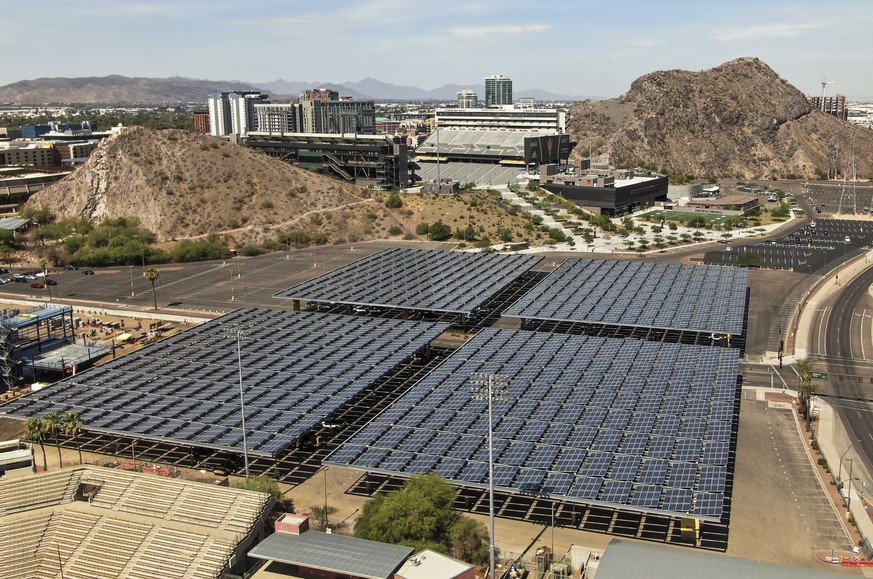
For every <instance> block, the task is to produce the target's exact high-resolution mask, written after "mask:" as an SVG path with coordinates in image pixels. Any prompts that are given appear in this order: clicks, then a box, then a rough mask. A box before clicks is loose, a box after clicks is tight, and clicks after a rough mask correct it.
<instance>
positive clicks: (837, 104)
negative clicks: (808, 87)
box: [809, 94, 849, 121]
mask: <svg viewBox="0 0 873 579" xmlns="http://www.w3.org/2000/svg"><path fill="white" fill-rule="evenodd" d="M809 104H810V105H812V107H813V108H815V109H818V110H820V111H823V112H826V113H827V114H829V115H832V116H835V117H837V118H838V119H842V120H844V121H847V120H849V109H848V107H847V106H846V96H845V95H841V94H838V95H834V96H826V97H824V99H822V97H817V96H814V97H809Z"/></svg>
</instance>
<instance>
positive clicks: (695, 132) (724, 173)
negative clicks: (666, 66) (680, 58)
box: [568, 58, 873, 179]
mask: <svg viewBox="0 0 873 579" xmlns="http://www.w3.org/2000/svg"><path fill="white" fill-rule="evenodd" d="M568 116H569V119H570V120H569V123H568V125H569V127H568V130H569V131H570V133H571V134H572V138H573V140H575V141H577V142H578V145H577V147H576V149H575V150H574V152H573V156H574V158H584V157H587V156H588V150H589V136H590V146H591V150H592V153H593V155H592V156H593V157H594V158H595V159H596V160H600V161H608V162H610V163H611V164H612V165H615V166H634V165H639V164H644V163H654V164H655V165H656V166H657V167H659V168H660V169H662V170H664V171H669V172H671V173H682V174H686V175H694V176H696V177H734V178H742V179H751V178H774V177H779V178H789V177H801V178H812V177H815V176H816V172H817V171H819V172H826V171H827V167H828V156H829V154H830V155H831V156H833V155H835V154H838V155H839V156H840V158H839V162H840V164H841V165H844V164H845V163H846V161H847V158H848V157H850V156H851V153H850V151H851V150H852V146H853V143H854V148H855V151H856V156H857V159H858V160H857V162H858V175H859V176H864V177H873V164H871V163H873V132H871V131H865V130H861V129H858V128H855V127H853V126H852V125H850V124H848V123H846V122H843V121H841V120H839V119H837V118H835V117H832V116H830V115H827V114H825V113H822V112H820V111H817V110H812V108H811V107H810V105H809V103H808V101H807V99H806V96H805V95H804V94H803V93H802V92H801V91H799V90H798V89H796V88H795V87H793V86H791V85H790V84H789V83H788V82H786V81H785V80H784V79H782V78H780V77H779V76H778V75H777V74H776V73H775V72H773V70H772V69H770V67H768V66H767V65H766V64H765V63H763V62H762V61H760V60H758V59H756V58H740V59H737V60H733V61H731V62H728V63H725V64H723V65H721V66H718V67H716V68H713V69H710V70H704V71H701V72H690V71H682V70H670V71H663V72H654V73H651V74H647V75H645V76H642V77H640V78H639V79H637V80H636V81H634V82H633V84H632V85H631V88H630V90H629V91H628V92H627V93H626V94H624V95H623V96H621V97H619V98H617V99H610V100H604V101H597V102H595V101H584V102H580V103H576V104H575V105H573V107H572V108H571V109H570V112H569V115H568ZM837 149H839V153H836V151H837Z"/></svg>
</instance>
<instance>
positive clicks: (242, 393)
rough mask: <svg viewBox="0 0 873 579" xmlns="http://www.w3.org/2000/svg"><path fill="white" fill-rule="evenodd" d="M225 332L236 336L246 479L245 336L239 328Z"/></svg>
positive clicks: (247, 456) (247, 446)
mask: <svg viewBox="0 0 873 579" xmlns="http://www.w3.org/2000/svg"><path fill="white" fill-rule="evenodd" d="M226 332H227V334H228V335H230V336H233V337H235V338H236V362H237V368H238V370H239V410H240V417H241V418H242V435H243V465H244V467H245V473H246V480H248V478H249V445H248V439H247V435H246V401H245V390H243V374H242V348H241V347H240V342H241V341H242V339H243V338H245V337H247V335H246V332H245V331H244V330H241V329H239V328H228V329H227V330H226Z"/></svg>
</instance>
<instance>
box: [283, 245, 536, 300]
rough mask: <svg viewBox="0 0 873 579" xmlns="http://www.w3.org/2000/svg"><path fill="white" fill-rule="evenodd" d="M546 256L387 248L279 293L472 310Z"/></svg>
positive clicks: (294, 296) (310, 297) (296, 297)
mask: <svg viewBox="0 0 873 579" xmlns="http://www.w3.org/2000/svg"><path fill="white" fill-rule="evenodd" d="M542 259H543V258H542V256H533V255H508V254H496V253H478V252H476V253H469V252H454V251H452V252H450V251H433V250H424V249H402V248H394V249H386V250H384V251H380V252H379V253H376V254H373V255H371V256H368V257H366V258H364V259H361V260H359V261H356V262H354V263H351V264H349V265H347V266H345V267H341V268H339V269H337V270H336V271H332V272H329V273H326V274H324V275H321V276H319V277H317V278H315V279H314V280H311V281H308V282H305V283H302V284H299V285H296V286H294V287H292V288H290V289H288V290H285V291H283V292H280V293H278V294H276V296H277V297H284V298H292V299H302V300H307V301H322V302H342V303H348V304H361V305H369V306H387V307H398V308H410V309H419V310H429V311H445V312H458V313H470V312H471V311H472V310H473V309H474V308H475V307H476V306H478V305H481V304H482V303H484V302H486V301H487V300H488V299H489V298H490V297H491V296H493V295H495V294H497V293H499V291H500V290H501V289H502V288H503V287H505V286H506V285H508V284H510V283H511V282H512V281H514V280H515V279H517V278H518V277H520V276H521V275H523V274H524V273H526V272H527V271H528V270H530V269H531V268H532V267H533V266H534V265H536V264H537V263H539V262H540V261H542Z"/></svg>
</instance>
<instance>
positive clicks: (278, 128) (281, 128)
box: [255, 103, 303, 133]
mask: <svg viewBox="0 0 873 579" xmlns="http://www.w3.org/2000/svg"><path fill="white" fill-rule="evenodd" d="M255 125H256V126H257V127H258V132H261V133H301V132H303V117H302V107H301V105H299V104H292V103H288V104H270V103H257V104H255Z"/></svg>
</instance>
